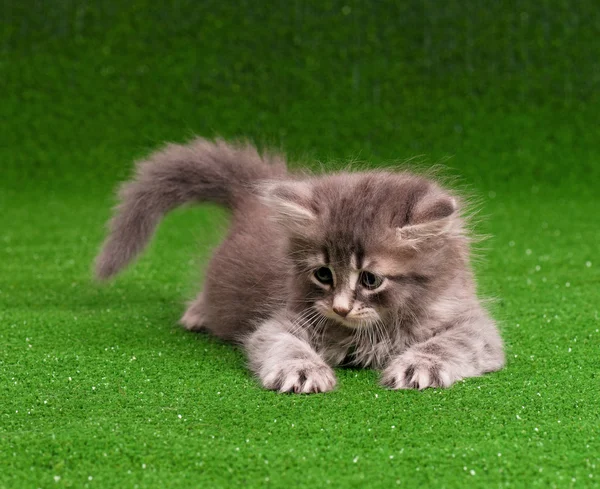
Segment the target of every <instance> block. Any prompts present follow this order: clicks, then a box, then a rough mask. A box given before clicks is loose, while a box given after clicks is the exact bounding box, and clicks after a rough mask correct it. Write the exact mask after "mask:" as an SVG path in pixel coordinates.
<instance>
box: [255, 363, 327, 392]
mask: <svg viewBox="0 0 600 489" xmlns="http://www.w3.org/2000/svg"><path fill="white" fill-rule="evenodd" d="M261 381H262V384H263V386H264V387H265V388H266V389H270V390H274V391H279V392H295V393H297V394H313V393H318V392H328V391H331V390H333V388H334V387H335V385H336V383H337V380H336V378H335V374H334V373H333V370H332V369H331V367H329V366H328V365H326V364H316V363H314V362H311V361H306V360H296V361H291V362H287V363H286V364H285V365H279V366H274V367H272V368H270V369H269V371H267V372H265V374H264V375H261Z"/></svg>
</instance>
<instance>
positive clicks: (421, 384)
mask: <svg viewBox="0 0 600 489" xmlns="http://www.w3.org/2000/svg"><path fill="white" fill-rule="evenodd" d="M457 380H459V379H458V378H453V376H452V374H451V372H449V371H448V370H447V369H446V368H445V367H444V365H443V364H442V363H441V362H440V361H439V360H437V359H431V358H427V357H420V356H416V355H413V354H411V353H410V352H407V353H405V354H404V355H401V356H400V357H399V358H398V359H396V360H394V361H393V362H392V363H391V364H390V365H389V366H388V367H387V368H386V369H385V370H384V371H383V374H382V376H381V384H382V385H383V386H384V387H388V388H389V389H394V390H396V389H419V390H422V389H426V388H427V387H450V386H451V385H452V384H453V383H454V382H455V381H457Z"/></svg>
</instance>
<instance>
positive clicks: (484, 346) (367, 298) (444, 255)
mask: <svg viewBox="0 0 600 489" xmlns="http://www.w3.org/2000/svg"><path fill="white" fill-rule="evenodd" d="M119 195H120V200H121V203H120V204H119V206H118V207H117V208H116V213H115V217H114V219H113V220H112V221H111V223H110V233H109V236H108V238H107V240H106V242H105V243H104V247H103V249H102V252H101V253H100V255H99V256H98V258H97V261H96V273H97V276H98V277H99V278H101V279H106V278H109V277H111V276H112V275H114V274H116V273H117V272H118V271H119V270H120V269H121V268H122V267H124V266H125V265H126V264H127V263H129V262H130V261H131V260H132V259H133V258H134V257H135V256H136V255H137V254H138V253H139V252H140V251H142V249H143V248H144V246H145V245H146V243H147V242H148V240H149V239H150V237H151V235H152V233H153V231H154V229H155V227H156V225H157V224H158V222H159V220H160V219H161V218H162V217H163V215H164V214H165V213H167V212H168V211H170V210H172V209H173V208H175V207H177V206H180V205H182V204H185V203H189V202H205V201H211V202H217V203H219V204H222V205H223V206H226V207H227V208H229V209H230V210H231V211H232V219H231V221H232V222H231V228H230V230H229V234H228V236H227V237H226V238H225V240H224V241H223V243H222V244H221V245H220V247H219V248H218V249H217V250H216V252H215V253H214V256H213V257H212V260H211V261H210V264H209V265H208V270H207V273H206V278H205V281H204V289H203V290H202V292H200V293H199V294H198V297H197V298H196V299H195V301H193V302H192V303H191V305H190V306H189V308H188V309H187V311H186V313H185V314H184V315H183V318H182V319H181V322H182V324H183V325H184V326H185V327H186V328H187V329H189V330H194V331H197V330H204V331H209V332H211V333H212V334H214V335H215V336H218V337H219V338H223V339H225V340H231V341H235V342H238V343H241V344H242V345H243V346H244V348H245V350H246V353H247V355H248V360H249V365H250V368H251V369H252V371H253V372H254V373H255V374H256V375H257V376H258V378H259V379H260V382H261V383H262V385H263V386H264V387H265V388H267V389H273V390H277V391H280V392H299V393H311V392H326V391H330V390H332V389H333V388H334V387H335V385H336V377H335V374H334V371H333V369H332V367H335V366H338V365H342V364H346V365H356V366H362V367H372V368H376V369H381V370H382V375H381V383H382V384H383V385H384V386H387V387H390V388H392V389H406V388H415V389H423V388H426V387H449V386H451V385H452V384H453V383H454V382H456V381H457V380H460V379H463V378H465V377H473V376H478V375H482V374H484V373H486V372H492V371H495V370H499V369H500V368H502V366H503V365H504V354H503V350H502V340H501V338H500V335H499V334H498V330H497V329H496V326H495V324H494V321H493V320H492V319H491V318H490V317H489V316H488V314H487V312H486V311H485V309H484V308H483V307H482V306H481V304H480V302H479V300H478V299H477V296H476V293H475V282H474V279H473V275H472V272H471V268H470V265H469V235H468V232H467V229H466V227H465V223H464V220H463V218H462V217H461V202H460V199H459V198H458V197H457V196H455V195H453V194H452V193H450V192H449V191H447V190H444V189H443V188H442V187H441V186H439V185H438V184H437V183H436V182H434V181H431V180H429V179H426V178H423V177H420V176H416V175H413V174H410V173H406V172H389V171H370V172H361V173H348V172H340V173H334V174H330V175H322V176H302V175H295V174H290V173H288V172H287V171H286V166H285V162H284V159H283V158H282V157H281V156H278V155H276V154H263V155H260V154H259V153H258V151H257V150H256V149H255V148H254V147H252V146H250V145H247V144H242V145H232V144H227V143H226V142H224V141H221V140H217V141H216V142H210V141H207V140H204V139H196V140H194V141H192V142H191V143H190V144H188V145H177V144H170V145H168V146H166V147H165V148H164V149H162V150H160V151H158V152H156V153H153V154H152V155H151V156H150V157H149V158H148V160H147V161H143V162H140V163H139V164H138V165H137V172H136V174H135V176H134V178H133V179H132V181H130V182H128V183H125V184H124V185H123V186H122V187H121V190H120V193H119Z"/></svg>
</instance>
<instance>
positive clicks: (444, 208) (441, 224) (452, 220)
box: [396, 192, 461, 245]
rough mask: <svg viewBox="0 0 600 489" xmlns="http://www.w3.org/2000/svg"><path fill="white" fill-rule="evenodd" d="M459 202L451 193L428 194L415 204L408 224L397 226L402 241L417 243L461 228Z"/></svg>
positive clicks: (397, 233)
mask: <svg viewBox="0 0 600 489" xmlns="http://www.w3.org/2000/svg"><path fill="white" fill-rule="evenodd" d="M457 217H458V202H457V200H456V199H455V198H454V197H452V196H449V195H446V194H442V193H441V192H440V193H437V192H436V193H434V194H428V195H426V196H425V197H424V198H423V199H421V200H420V201H419V202H417V204H416V205H415V207H414V209H413V211H412V213H411V216H410V219H409V222H408V224H407V225H405V226H403V227H401V228H397V230H396V235H397V236H398V238H400V240H401V242H403V243H405V244H409V245H415V244H418V243H420V242H423V241H425V240H427V239H430V238H435V237H439V236H442V235H445V234H451V233H452V232H453V231H454V230H459V229H460V228H461V226H460V222H459V219H457Z"/></svg>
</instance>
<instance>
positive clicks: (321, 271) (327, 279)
mask: <svg viewBox="0 0 600 489" xmlns="http://www.w3.org/2000/svg"><path fill="white" fill-rule="evenodd" d="M315 278H316V279H317V280H318V281H319V282H321V283H322V284H325V285H331V284H333V273H332V272H331V269H330V268H329V267H321V268H318V269H317V270H315Z"/></svg>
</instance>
